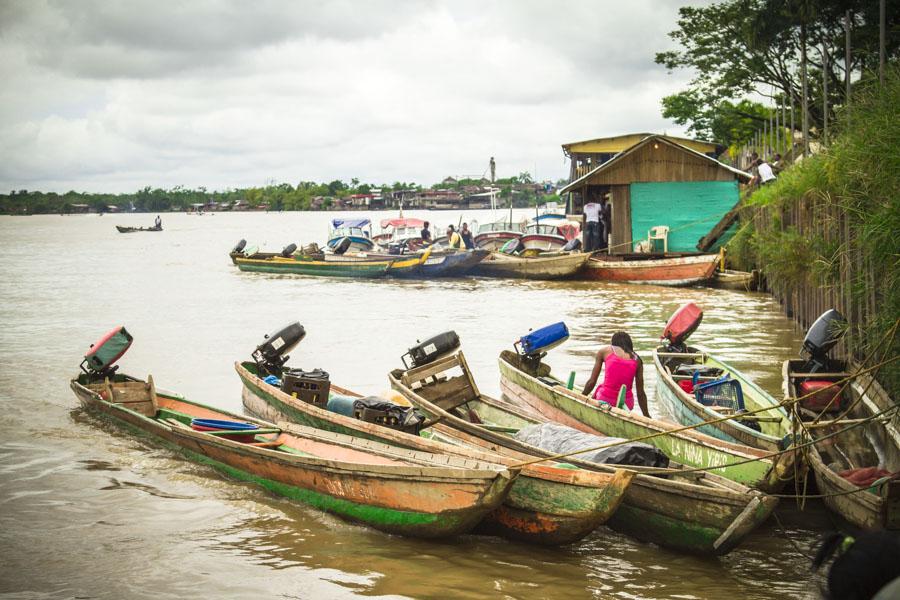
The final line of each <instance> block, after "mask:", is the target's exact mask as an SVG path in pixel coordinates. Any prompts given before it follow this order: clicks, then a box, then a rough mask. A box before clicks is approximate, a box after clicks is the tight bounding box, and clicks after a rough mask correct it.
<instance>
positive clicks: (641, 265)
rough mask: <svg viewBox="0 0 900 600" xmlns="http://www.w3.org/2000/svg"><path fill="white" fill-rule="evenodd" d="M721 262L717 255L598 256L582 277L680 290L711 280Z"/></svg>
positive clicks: (590, 263)
mask: <svg viewBox="0 0 900 600" xmlns="http://www.w3.org/2000/svg"><path fill="white" fill-rule="evenodd" d="M718 263H719V255H718V254H703V255H700V256H682V257H672V258H647V259H638V260H624V259H623V258H621V257H617V256H615V255H604V254H598V255H596V256H592V257H591V260H589V261H588V262H587V264H586V265H585V268H584V275H583V276H584V278H585V279H593V280H598V281H614V282H621V283H646V284H653V285H667V286H675V287H680V286H689V285H695V284H697V283H701V282H703V281H706V280H708V279H710V278H711V277H712V276H713V274H714V273H715V270H716V265H717V264H718Z"/></svg>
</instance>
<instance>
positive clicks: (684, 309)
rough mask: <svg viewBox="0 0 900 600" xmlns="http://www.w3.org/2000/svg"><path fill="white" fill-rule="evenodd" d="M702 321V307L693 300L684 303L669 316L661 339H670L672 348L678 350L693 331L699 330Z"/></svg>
mask: <svg viewBox="0 0 900 600" xmlns="http://www.w3.org/2000/svg"><path fill="white" fill-rule="evenodd" d="M701 321H703V309H702V308H700V307H699V306H697V305H696V304H694V303H693V302H688V303H687V304H682V305H681V306H680V307H679V308H678V310H676V311H675V312H674V313H673V314H672V316H671V317H669V320H668V322H667V323H666V328H665V329H663V334H662V338H661V339H664V340H668V341H669V345H670V347H671V348H672V350H677V349H678V348H679V347H681V346H682V345H683V344H684V342H685V341H686V340H687V339H688V338H689V337H690V336H691V334H692V333H694V332H695V331H697V328H698V327H699V326H700V322H701Z"/></svg>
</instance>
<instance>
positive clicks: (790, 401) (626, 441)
mask: <svg viewBox="0 0 900 600" xmlns="http://www.w3.org/2000/svg"><path fill="white" fill-rule="evenodd" d="M896 360H900V356H894V357H891V358H889V359H887V360H885V361H882V362H881V363H879V364H877V365H875V366H873V367H869V368H867V369H863V370H861V371H857V372H856V373H854V374H851V375H848V376H847V377H845V378H843V379H841V380H838V381H835V382H833V383H832V385H830V386H828V387H834V386H836V385H839V384H841V383H842V382H843V381H847V380H850V379H854V378H856V377H859V376H860V375H863V374H865V373H868V372H870V371H873V370H877V369H880V368H881V367H882V366H884V365H886V364H890V363H892V362H894V361H896ZM828 387H826V388H822V389H828ZM818 391H821V390H817V391H816V392H810V393H809V394H805V395H803V396H800V397H799V398H788V399H785V400H783V401H782V402H779V403H777V404H773V405H771V406H765V407H762V408H757V409H754V410H748V411H746V412H743V413H740V414H735V415H726V416H722V417H718V418H716V419H711V420H709V421H701V422H700V423H695V424H693V425H684V426H682V427H676V428H674V429H668V430H666V431H657V432H654V433H648V434H646V435H642V436H638V437H636V438H631V439H622V440H618V441H615V442H608V443H605V444H601V445H599V446H595V447H593V448H585V449H584V450H577V451H575V452H565V453H562V454H555V455H553V456H547V457H544V458H536V459H534V460H530V461H525V462H522V463H518V464H516V465H514V466H515V467H524V466H527V465H533V464H537V463H541V462H544V461H548V460H559V459H562V458H569V457H571V456H576V455H578V454H584V453H586V452H594V451H596V450H605V449H606V448H614V447H616V446H621V445H623V444H629V443H632V442H641V441H644V440H649V439H653V438H656V437H660V436H665V435H672V434H673V433H680V432H682V431H689V430H692V429H697V428H698V427H703V426H704V425H714V424H716V423H722V422H724V421H731V420H734V419H743V418H745V417H746V416H747V415H752V414H756V413H761V412H766V411H770V410H775V409H778V408H783V407H786V406H792V405H794V404H796V403H798V402H800V401H801V400H805V399H806V398H808V397H810V396H813V395H814V394H816V393H818ZM793 449H795V448H792V449H790V450H782V451H777V452H773V453H771V454H768V455H763V456H760V457H758V458H751V459H749V460H745V461H741V462H737V463H731V464H728V465H722V466H718V467H709V468H712V469H721V468H724V467H729V466H735V465H741V464H745V463H749V462H753V461H757V460H764V459H765V458H770V457H772V456H778V455H780V454H784V453H785V452H788V451H793ZM707 469H708V468H704V469H702V470H707ZM676 471H677V472H679V473H684V472H686V471H684V470H682V469H676Z"/></svg>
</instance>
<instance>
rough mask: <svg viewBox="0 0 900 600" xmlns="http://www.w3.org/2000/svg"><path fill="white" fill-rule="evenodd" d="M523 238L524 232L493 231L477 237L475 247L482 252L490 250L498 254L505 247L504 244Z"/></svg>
mask: <svg viewBox="0 0 900 600" xmlns="http://www.w3.org/2000/svg"><path fill="white" fill-rule="evenodd" d="M520 237H522V232H517V231H491V232H488V233H479V234H478V235H476V236H475V238H474V242H475V246H477V247H478V248H481V249H482V250H490V251H491V252H496V251H497V250H499V249H500V248H502V247H503V244H505V243H506V242H508V241H509V240H515V239H518V238H520Z"/></svg>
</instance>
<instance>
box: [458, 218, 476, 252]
mask: <svg viewBox="0 0 900 600" xmlns="http://www.w3.org/2000/svg"><path fill="white" fill-rule="evenodd" d="M459 237H461V238H462V241H463V244H465V246H466V250H474V249H475V238H473V237H472V231H471V230H470V229H469V224H468V223H463V224H462V229H460V231H459Z"/></svg>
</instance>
